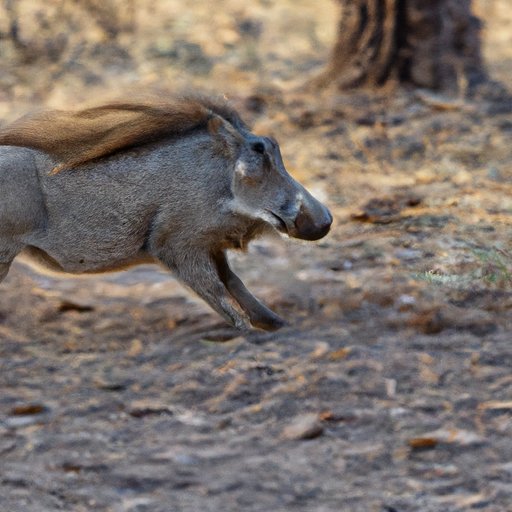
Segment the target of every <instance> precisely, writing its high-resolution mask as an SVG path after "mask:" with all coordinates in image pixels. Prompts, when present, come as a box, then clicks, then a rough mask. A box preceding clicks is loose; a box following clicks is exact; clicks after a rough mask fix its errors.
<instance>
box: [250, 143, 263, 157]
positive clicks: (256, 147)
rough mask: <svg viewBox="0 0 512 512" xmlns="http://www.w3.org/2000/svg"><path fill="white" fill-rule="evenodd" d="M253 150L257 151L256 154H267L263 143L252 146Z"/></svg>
mask: <svg viewBox="0 0 512 512" xmlns="http://www.w3.org/2000/svg"><path fill="white" fill-rule="evenodd" d="M252 149H253V151H256V153H259V154H260V155H262V154H263V153H265V144H263V142H255V143H254V144H253V145H252Z"/></svg>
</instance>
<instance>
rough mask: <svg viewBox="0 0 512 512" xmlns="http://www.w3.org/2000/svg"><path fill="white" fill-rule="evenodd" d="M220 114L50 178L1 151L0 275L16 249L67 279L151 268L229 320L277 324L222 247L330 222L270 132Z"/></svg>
mask: <svg viewBox="0 0 512 512" xmlns="http://www.w3.org/2000/svg"><path fill="white" fill-rule="evenodd" d="M218 117H219V116H217V118H218ZM220 121H221V122H219V123H218V125H217V126H216V129H215V130H213V131H212V130H211V129H208V127H207V126H205V127H199V128H198V129H193V130H191V131H190V132H188V133H183V134H181V135H175V134H173V135H171V136H169V137H167V138H166V137H163V138H161V139H159V140H157V141H154V142H149V143H146V144H143V145H141V146H139V147H135V148H131V149H123V150H122V151H119V152H117V153H114V154H113V155H110V156H106V157H103V158H100V159H97V160H93V161H90V162H87V163H84V164H81V165H79V166H78V167H77V168H74V169H64V170H62V171H61V172H59V173H58V174H55V175H51V171H52V169H55V168H56V166H58V165H59V164H60V162H59V161H58V159H56V158H54V157H52V156H50V155H49V154H47V153H45V152H43V151H40V150H36V149H30V148H26V147H17V146H0V282H1V281H2V279H3V278H4V277H5V276H6V275H7V272H8V270H9V266H10V265H11V263H12V261H13V259H14V258H15V257H16V256H17V255H18V254H23V255H25V256H28V257H30V258H31V259H32V260H33V261H35V262H37V263H38V264H40V265H43V266H45V267H47V268H49V269H51V270H54V271H59V272H65V273H72V274H85V273H96V272H108V271H114V270H118V269H122V268H125V267H128V266H130V265H135V264H139V263H161V264H163V265H165V266H166V267H167V268H169V269H170V270H171V271H172V272H173V273H174V275H175V276H176V277H177V278H178V279H179V280H181V281H182V282H183V283H184V284H185V285H187V286H188V287H190V288H191V289H192V290H194V291H195V292H196V293H197V294H198V295H199V296H201V297H202V298H203V299H204V300H205V301H206V302H207V303H208V304H209V305H210V306H211V307H212V308H213V309H214V310H215V311H217V312H218V313H219V314H220V315H222V316H223V317H224V318H225V319H226V320H227V321H228V322H230V323H231V324H232V325H234V326H235V327H237V328H239V329H247V328H249V327H250V326H251V325H252V326H254V327H258V328H262V329H266V330H273V329H277V328H279V327H281V326H282V325H283V321H282V320H281V319H280V318H279V317H278V316H277V315H276V314H275V313H273V312H272V311H271V310H270V309H268V308H267V307H266V306H264V305H263V304H262V303H261V302H260V301H259V300H258V299H256V298H255V297H254V296H253V295H252V294H251V293H250V292H249V291H248V290H247V289H246V287H245V286H244V284H243V283H242V281H241V280H240V279H239V278H238V277H237V276H236V275H235V274H234V273H233V271H232V270H231V269H230V267H229V265H228V262H227V259H226V256H225V251H226V250H227V249H243V248H245V247H246V246H247V244H248V243H249V242H250V241H251V240H252V239H254V238H255V237H257V236H259V235H261V234H263V233H264V232H265V231H268V230H269V229H271V230H272V229H276V230H278V231H280V232H282V233H286V234H288V235H289V236H292V237H296V238H302V239H306V240H315V239H318V238H321V237H323V236H324V235H325V234H326V233H327V232H328V230H329V227H330V224H331V222H332V217H331V215H330V213H329V211H328V210H327V208H325V206H323V205H322V204H321V203H320V202H318V201H317V200H316V199H314V198H313V197H312V196H311V195H310V194H309V193H308V192H307V191H306V190H305V189H304V187H302V186H301V185H300V184H299V183H297V182H296V181H295V180H294V179H293V178H292V177H291V176H290V175H289V174H288V173H287V171H286V170H285V168H284V165H283V162H282V159H281V155H280V151H279V146H278V145H277V143H276V142H275V141H274V140H273V139H271V138H267V137H258V136H255V135H253V134H252V133H250V132H249V131H247V130H245V129H244V128H243V127H242V128H241V127H236V126H233V124H232V123H230V122H229V121H228V120H227V119H225V118H222V117H221V118H220ZM219 145H220V150H219Z"/></svg>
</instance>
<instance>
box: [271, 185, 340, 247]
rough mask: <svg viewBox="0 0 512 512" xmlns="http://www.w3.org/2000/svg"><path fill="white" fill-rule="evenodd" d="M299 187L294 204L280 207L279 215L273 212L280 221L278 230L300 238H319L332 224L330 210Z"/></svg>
mask: <svg viewBox="0 0 512 512" xmlns="http://www.w3.org/2000/svg"><path fill="white" fill-rule="evenodd" d="M295 185H296V186H298V187H300V188H301V191H300V192H299V194H298V196H297V200H296V201H294V203H295V204H293V206H292V205H290V206H289V207H284V208H281V209H280V213H279V215H276V214H273V215H274V217H275V218H277V219H278V220H279V221H280V229H279V230H280V231H282V232H285V233H287V234H288V236H291V237H293V238H300V239H301V240H320V238H323V237H324V236H325V235H327V233H329V230H330V229H331V224H332V215H331V212H330V211H329V210H328V209H327V208H326V207H325V206H324V205H323V204H322V203H321V202H320V201H318V200H316V199H315V198H314V197H313V196H312V195H311V194H310V193H309V192H308V191H307V190H305V189H304V188H303V187H301V186H300V185H299V184H297V183H295Z"/></svg>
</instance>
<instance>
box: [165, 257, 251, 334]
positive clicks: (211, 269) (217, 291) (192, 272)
mask: <svg viewBox="0 0 512 512" xmlns="http://www.w3.org/2000/svg"><path fill="white" fill-rule="evenodd" d="M159 259H160V261H162V262H163V263H164V264H165V265H166V266H168V267H169V268H170V270H172V272H173V273H174V275H175V276H176V277H177V278H178V279H179V280H180V281H182V282H183V283H184V284H186V285H187V286H188V287H189V288H191V289H192V290H193V291H194V292H196V293H197V294H198V295H199V296H200V297H201V298H202V299H204V300H205V301H206V302H207V303H208V304H209V305H210V306H211V307H212V308H213V309H214V310H215V311H217V313H219V314H220V315H221V316H223V317H224V318H225V319H226V320H227V321H228V322H229V323H230V324H231V325H233V326H234V327H236V328H237V329H240V330H247V329H249V328H250V322H249V318H248V316H247V315H246V313H245V312H244V311H243V309H242V308H241V307H240V305H239V304H238V303H237V302H236V301H235V300H234V299H233V297H232V296H231V295H230V294H229V292H228V290H227V289H226V286H225V285H224V283H223V282H222V281H221V279H220V276H219V273H218V270H217V265H216V263H215V260H214V258H213V257H212V256H211V255H210V254H209V253H204V252H201V251H200V250H197V251H196V252H194V251H189V252H188V256H187V257H186V258H183V259H180V260H175V259H174V258H173V257H172V255H171V254H163V255H162V254H161V255H159Z"/></svg>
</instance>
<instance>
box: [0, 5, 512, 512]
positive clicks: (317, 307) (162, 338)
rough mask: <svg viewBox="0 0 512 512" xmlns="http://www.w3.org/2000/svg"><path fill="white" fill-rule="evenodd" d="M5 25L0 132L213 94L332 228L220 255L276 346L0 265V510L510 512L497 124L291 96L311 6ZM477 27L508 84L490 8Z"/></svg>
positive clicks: (163, 9)
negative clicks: (77, 110)
mask: <svg viewBox="0 0 512 512" xmlns="http://www.w3.org/2000/svg"><path fill="white" fill-rule="evenodd" d="M185 4H186V6H185ZM313 4H314V5H313ZM19 5H21V6H22V8H23V9H25V10H26V12H25V11H23V9H22V12H21V14H20V24H19V32H20V34H21V36H20V37H21V39H22V43H23V44H24V45H25V49H23V48H21V47H19V48H15V46H14V45H13V44H12V42H10V41H9V39H8V38H4V39H0V50H1V52H0V54H1V56H0V59H2V75H1V76H0V83H1V84H2V87H1V89H0V118H1V119H3V120H4V121H7V120H10V119H13V118H14V117H15V116H16V115H18V114H20V113H21V112H23V111H25V110H27V109H28V108H33V107H35V106H40V105H41V104H45V105H52V106H61V105H68V106H69V105H73V104H75V103H77V102H81V101H85V100H90V99H91V98H95V99H101V98H102V97H103V96H105V97H106V96H108V95H111V94H112V93H113V92H114V93H119V91H120V90H124V89H125V88H126V90H128V89H129V88H137V87H138V88H139V89H140V88H145V87H149V86H155V85H158V86H162V87H167V88H170V87H172V86H175V85H177V86H180V87H183V86H185V85H187V84H192V85H193V86H198V87H202V88H204V87H207V88H208V89H210V90H216V91H221V92H227V93H228V94H229V95H230V96H231V97H232V98H233V101H234V103H235V104H236V105H237V106H238V107H239V108H240V110H241V111H242V112H243V113H244V115H245V117H246V118H248V119H249V120H251V121H252V122H253V124H254V125H255V128H256V130H257V131H259V132H262V133H263V132H264V133H269V134H273V135H274V136H276V137H277V138H278V139H279V141H280V142H281V146H282V150H283V154H284V158H285V161H286V163H287V166H288V168H289V170H290V171H291V172H292V174H294V175H295V176H296V177H297V178H298V179H300V180H301V181H302V182H304V183H305V184H306V185H307V186H308V187H309V188H310V189H311V190H312V191H313V192H314V193H316V194H317V195H318V196H319V197H321V198H322V199H324V200H325V201H326V202H327V204H328V205H329V206H330V207H331V209H332V212H333V214H334V216H335V225H334V227H333V230H332V233H331V234H330V235H329V236H328V237H327V238H326V239H325V240H323V241H321V242H319V243H315V244H306V243H304V244H302V243H297V242H294V241H290V240H284V239H278V238H276V239H272V240H262V241H261V242H258V243H255V244H254V245H253V247H252V249H251V250H250V251H249V253H248V254H246V255H233V261H234V265H235V267H236V268H237V269H238V271H239V273H240V274H241V275H242V276H243V278H244V280H245V281H246V282H247V284H248V285H249V287H250V288H251V289H252V290H254V291H255V292H256V293H257V294H258V295H259V296H260V297H261V298H262V299H263V300H264V301H265V302H266V303H267V304H269V305H270V306H271V307H273V308H274V309H275V310H276V311H278V312H279V313H280V314H281V315H282V316H283V317H285V318H286V319H287V320H289V321H290V323H291V325H290V326H289V327H286V328H284V329H283V330H281V331H279V332H277V333H273V334H266V333H261V332H253V333H250V334H248V335H243V336H242V335H240V334H239V333H237V332H235V331H233V330H231V329H230V328H227V327H226V326H225V325H224V324H223V323H222V322H221V321H220V320H219V318H218V317H217V316H216V315H215V314H214V313H213V312H211V311H210V310H209V309H208V308H207V307H206V306H205V305H204V304H203V303H201V302H200V301H199V300H197V299H196V298H195V297H193V296H192V295H190V294H188V293H187V292H186V291H185V290H184V289H183V288H182V287H181V286H180V285H179V284H178V283H177V282H176V281H174V280H173V278H172V276H170V275H168V274H167V273H165V272H163V271H161V270H158V269H155V268H153V267H139V268H137V269H134V270H132V271H129V272H125V273H122V274H115V275H103V276H98V277H93V278H89V279H80V280H72V279H67V278H50V277H45V276H41V275H38V274H34V273H32V272H31V271H29V270H27V269H26V268H25V267H23V266H22V265H21V264H16V265H15V266H14V267H13V268H12V270H11V272H10V274H9V276H8V278H7V279H6V280H5V281H4V283H2V285H1V287H0V511H1V512H53V511H61V510H63V511H69V512H82V511H98V512H99V511H101V512H107V511H108V512H128V511H129V512H181V511H183V512H199V511H201V512H203V511H205V512H209V511H211V512H219V511H223V512H231V511H233V512H235V511H242V510H243V511H267V510H275V511H288V510H290V511H292V510H297V511H298V510H303V511H308V512H310V511H315V512H320V511H322V512H330V511H349V512H352V511H354V512H359V511H361V512H413V511H421V512H459V511H466V510H481V511H485V512H491V511H492V512H507V511H510V510H512V374H511V365H512V346H511V333H512V246H511V234H512V145H511V143H510V140H511V137H512V103H511V102H510V101H508V100H506V99H503V98H502V99H501V100H500V99H499V98H498V99H496V94H494V96H495V99H494V100H493V101H490V100H489V99H485V98H476V99H474V100H471V101H463V100H460V99H457V98H444V97H438V96H435V95H432V94H427V93H425V92H414V91H400V92H398V91H397V92H395V93H394V94H388V95H387V96H386V95H384V94H382V95H377V94H370V93H364V92H359V93H353V94H344V95H341V94H339V93H337V92H336V91H327V92H326V93H324V94H318V95H317V94H308V93H301V92H298V91H297V85H298V84H300V82H301V80H304V78H307V77H308V76H312V75H313V74H314V73H315V71H316V70H318V69H319V66H321V63H322V61H323V60H325V57H326V55H327V49H328V46H329V43H330V41H331V40H332V36H333V30H334V20H335V18H336V10H335V6H334V4H333V3H331V2H328V1H327V0H325V1H321V2H318V3H316V2H315V3H310V2H305V1H298V2H291V1H285V0H283V1H277V0H276V1H271V0H266V1H261V2H247V4H245V3H244V4H241V3H240V2H235V1H234V0H231V1H230V0H224V1H222V2H216V3H215V6H212V4H210V3H207V2H198V1H195V2H186V3H185V2H179V1H166V2H164V1H163V0H161V1H156V0H155V1H153V2H149V1H148V2H141V3H140V5H138V4H136V3H132V2H125V3H124V4H123V5H124V6H125V7H126V9H124V10H122V11H115V10H114V11H112V12H110V11H108V9H107V8H108V6H109V5H114V7H115V3H114V2H113V1H112V2H110V3H109V2H103V3H100V2H93V1H90V2H76V3H66V2H64V3H62V2H60V3H59V2H46V6H45V7H44V8H43V7H41V8H40V9H39V11H38V10H37V9H36V8H35V7H34V6H37V5H38V4H37V2H26V1H23V0H22V1H21V2H19ZM41 5H45V4H42V3H41ZM83 6H85V7H83ZM91 6H92V7H91ZM130 6H133V9H134V12H131V11H130V9H129V8H128V7H130ZM477 7H478V8H479V13H480V14H482V15H483V16H485V17H486V21H487V23H488V25H487V27H488V28H487V30H486V31H485V33H484V35H485V38H486V49H485V55H486V59H487V61H488V63H489V68H490V70H491V73H492V74H493V76H494V77H495V78H498V79H499V80H501V81H502V82H503V83H505V84H507V82H508V83H510V80H511V78H512V72H511V71H510V70H511V63H512V53H511V50H510V48H511V47H512V45H511V42H512V38H511V33H512V31H511V27H512V24H511V18H510V13H509V8H510V6H509V4H508V0H503V1H495V2H478V3H477ZM79 8H80V9H82V8H83V12H82V11H80V12H76V11H75V10H76V9H79ZM101 8H103V9H107V12H106V14H105V13H104V12H103V11H101ZM88 9H89V10H88ZM91 9H92V10H91ZM91 12H92V13H95V16H89V15H90V14H91ZM84 13H85V14H84ZM102 13H103V14H102ZM4 14H5V13H4ZM87 14H89V15H87ZM6 19H7V18H6V16H3V17H2V14H1V13H0V20H2V21H0V32H2V33H5V32H6V30H7V28H8V27H7V25H6V21H5V20H6ZM2 23H3V25H2ZM116 23H117V25H116ZM109 24H110V25H109ZM112 24H114V25H112ZM331 25H332V26H331ZM112 26H113V28H112ZM34 27H36V28H38V30H33V28H34ZM109 27H110V28H109ZM116 27H117V29H116ZM116 30H118V32H116ZM113 33H114V35H112V34H113ZM52 41H53V43H52ZM55 41H57V42H55ZM50 43H51V44H50ZM52 44H53V46H52ZM59 45H60V46H59ZM52 52H53V53H52Z"/></svg>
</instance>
